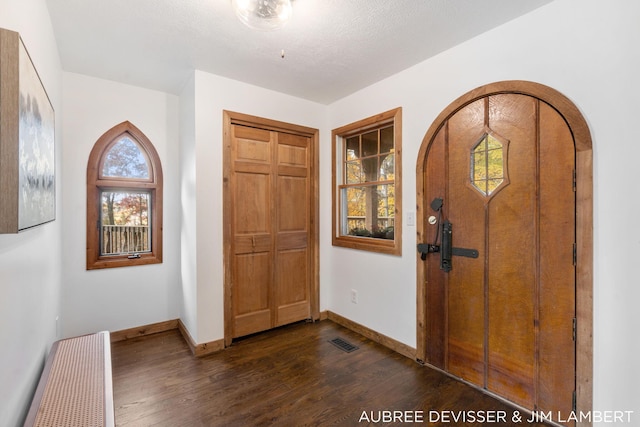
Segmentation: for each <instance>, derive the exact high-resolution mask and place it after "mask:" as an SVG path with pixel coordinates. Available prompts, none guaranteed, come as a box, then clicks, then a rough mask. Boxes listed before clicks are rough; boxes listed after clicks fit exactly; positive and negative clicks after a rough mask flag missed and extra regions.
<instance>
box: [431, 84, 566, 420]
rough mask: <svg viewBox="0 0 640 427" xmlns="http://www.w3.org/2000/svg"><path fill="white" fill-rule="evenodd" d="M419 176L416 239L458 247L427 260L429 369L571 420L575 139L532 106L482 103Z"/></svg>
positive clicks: (534, 102)
mask: <svg viewBox="0 0 640 427" xmlns="http://www.w3.org/2000/svg"><path fill="white" fill-rule="evenodd" d="M424 171H425V172H424V177H423V179H424V195H423V197H424V203H423V204H424V206H425V214H424V221H425V222H424V236H423V239H425V240H427V242H425V243H432V244H433V245H434V247H435V246H438V248H443V249H446V247H447V246H449V247H452V248H453V249H452V250H451V256H450V257H449V256H448V254H447V255H443V254H442V253H441V252H434V253H428V255H426V260H425V262H426V265H425V267H424V281H425V299H426V312H427V315H426V317H425V323H426V325H425V328H426V339H427V345H426V361H427V362H429V363H430V364H432V365H435V366H437V367H439V368H441V369H444V370H446V371H447V372H449V373H451V374H453V375H454V376H457V377H460V378H462V379H464V380H466V381H468V382H470V383H472V384H474V385H476V386H478V387H480V388H482V389H485V390H488V391H490V392H492V393H495V394H497V395H499V396H502V397H504V398H506V399H508V400H511V401H512V402H515V403H517V404H519V405H522V406H523V407H526V408H529V409H536V410H540V411H553V413H554V414H558V413H562V414H569V413H570V412H571V411H572V408H573V404H574V403H573V402H574V401H575V395H574V393H575V389H576V343H575V335H576V331H575V325H576V267H575V254H576V192H575V190H576V186H575V146H574V140H573V135H572V132H571V129H570V128H569V127H568V126H567V123H566V121H565V119H564V118H563V117H562V116H561V115H560V114H559V113H558V111H556V109H554V108H553V107H552V106H551V105H549V104H547V103H545V102H544V101H541V100H540V99H537V98H535V97H532V96H528V95H523V94H518V93H504V94H500V93H498V94H492V95H491V96H485V97H480V98H479V99H477V100H476V101H474V102H471V103H469V104H468V105H466V106H464V108H461V109H459V110H458V111H456V112H455V113H454V114H452V115H450V117H448V119H447V120H446V121H445V122H444V123H442V126H441V127H440V128H439V130H438V131H437V132H436V133H435V135H434V137H433V138H432V140H431V143H430V146H429V149H428V153H427V156H426V162H425V169H424ZM445 224H446V226H445V227H443V225H445ZM443 256H444V258H443ZM558 411H560V412H558Z"/></svg>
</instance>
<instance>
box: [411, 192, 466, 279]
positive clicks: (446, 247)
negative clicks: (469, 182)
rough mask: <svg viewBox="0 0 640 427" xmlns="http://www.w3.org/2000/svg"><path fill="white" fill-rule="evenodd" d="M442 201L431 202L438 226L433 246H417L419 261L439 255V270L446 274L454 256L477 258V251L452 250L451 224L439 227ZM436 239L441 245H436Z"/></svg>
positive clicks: (426, 244)
mask: <svg viewBox="0 0 640 427" xmlns="http://www.w3.org/2000/svg"><path fill="white" fill-rule="evenodd" d="M442 204H443V202H442V199H440V198H435V199H433V201H432V202H431V208H432V209H433V210H435V211H437V212H438V221H437V223H438V225H439V231H440V233H438V234H436V242H435V243H434V244H429V243H420V244H418V252H420V259H422V260H423V261H424V260H426V259H427V254H430V253H436V252H437V253H439V254H440V269H441V270H443V271H446V272H449V271H451V268H452V265H451V258H452V257H453V256H454V255H455V256H463V257H467V258H478V255H479V253H478V251H477V250H476V249H465V248H454V247H453V244H452V236H453V233H452V229H453V224H451V222H450V221H449V220H446V219H445V220H444V221H443V222H442V225H440V224H439V223H440V217H441V213H442V211H441V209H442ZM438 237H440V238H441V239H442V244H441V245H438Z"/></svg>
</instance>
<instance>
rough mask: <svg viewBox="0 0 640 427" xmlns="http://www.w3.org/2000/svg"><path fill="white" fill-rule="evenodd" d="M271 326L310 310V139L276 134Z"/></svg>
mask: <svg viewBox="0 0 640 427" xmlns="http://www.w3.org/2000/svg"><path fill="white" fill-rule="evenodd" d="M276 137H277V150H276V165H277V168H276V171H277V172H276V173H277V178H276V199H277V204H276V221H275V230H276V245H275V246H276V251H275V255H276V260H275V263H274V265H275V272H274V273H275V309H276V319H275V326H280V325H285V324H288V323H291V322H296V321H298V320H302V319H308V318H310V317H311V313H310V298H309V294H310V289H311V286H310V284H311V283H310V277H311V276H310V269H309V266H310V253H309V237H310V227H309V224H310V203H309V200H310V199H309V197H310V177H309V145H310V138H308V137H305V136H299V135H291V134H286V133H277V134H276Z"/></svg>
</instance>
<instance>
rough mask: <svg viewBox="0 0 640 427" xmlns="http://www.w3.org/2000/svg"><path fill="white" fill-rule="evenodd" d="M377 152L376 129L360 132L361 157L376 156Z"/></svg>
mask: <svg viewBox="0 0 640 427" xmlns="http://www.w3.org/2000/svg"><path fill="white" fill-rule="evenodd" d="M377 154H378V131H377V130H374V131H372V132H367V133H363V134H362V157H368V156H376V155H377Z"/></svg>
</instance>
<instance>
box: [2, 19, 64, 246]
mask: <svg viewBox="0 0 640 427" xmlns="http://www.w3.org/2000/svg"><path fill="white" fill-rule="evenodd" d="M55 182H56V179H55V114H54V110H53V106H52V105H51V101H50V100H49V97H48V96H47V92H46V90H45V88H44V86H43V84H42V81H41V80H40V77H39V76H38V73H37V71H36V69H35V66H34V65H33V62H32V61H31V58H30V56H29V53H28V52H27V49H26V48H25V46H24V43H23V42H22V39H21V38H20V35H19V34H18V33H16V32H14V31H9V30H4V29H0V233H18V232H20V231H23V230H27V229H29V228H33V227H36V226H38V225H41V224H44V223H47V222H50V221H53V220H55V211H56V207H55V199H56V188H55Z"/></svg>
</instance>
